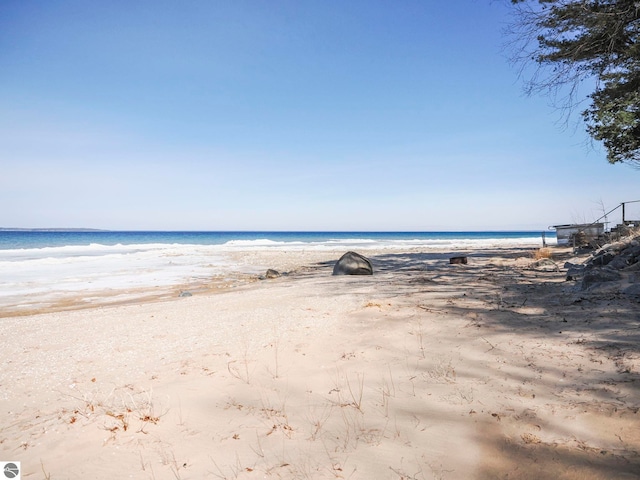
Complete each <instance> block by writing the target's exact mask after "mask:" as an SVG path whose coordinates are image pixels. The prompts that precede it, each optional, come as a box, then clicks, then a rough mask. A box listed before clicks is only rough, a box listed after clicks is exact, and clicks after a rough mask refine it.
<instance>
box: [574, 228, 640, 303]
mask: <svg viewBox="0 0 640 480" xmlns="http://www.w3.org/2000/svg"><path fill="white" fill-rule="evenodd" d="M638 239H640V235H638V234H636V235H635V237H630V238H627V239H625V240H622V241H619V242H616V243H612V244H608V245H605V246H603V247H602V248H600V249H599V250H598V251H596V252H595V253H594V254H593V255H592V256H591V257H590V258H589V259H587V260H586V261H585V262H584V264H583V265H574V264H566V265H565V267H567V268H568V270H567V280H579V279H581V280H582V281H581V285H580V287H581V289H582V290H591V289H593V288H599V287H603V288H607V289H614V290H615V289H617V290H621V291H622V292H623V293H628V294H633V295H637V292H638V291H640V288H639V287H637V286H636V285H637V284H638V276H637V275H636V274H635V272H637V271H639V270H640V242H639V241H638ZM629 284H631V286H629Z"/></svg>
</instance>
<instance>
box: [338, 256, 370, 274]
mask: <svg viewBox="0 0 640 480" xmlns="http://www.w3.org/2000/svg"><path fill="white" fill-rule="evenodd" d="M333 274H334V275H373V267H372V266H371V262H370V261H369V259H368V258H367V257H364V256H362V255H360V254H359V253H356V252H347V253H345V254H344V255H343V256H342V257H340V260H338V261H337V262H336V264H335V266H334V267H333Z"/></svg>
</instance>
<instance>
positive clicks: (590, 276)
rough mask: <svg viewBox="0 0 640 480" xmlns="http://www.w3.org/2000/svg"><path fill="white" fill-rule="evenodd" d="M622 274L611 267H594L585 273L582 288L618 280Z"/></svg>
mask: <svg viewBox="0 0 640 480" xmlns="http://www.w3.org/2000/svg"><path fill="white" fill-rule="evenodd" d="M621 278H622V275H620V273H618V272H617V271H616V270H612V269H609V268H594V269H592V270H589V271H588V272H587V273H585V275H584V278H583V279H582V290H587V289H589V288H591V287H593V286H594V285H597V284H600V283H606V282H617V281H618V280H620V279H621Z"/></svg>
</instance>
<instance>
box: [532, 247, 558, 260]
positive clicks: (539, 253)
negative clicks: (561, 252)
mask: <svg viewBox="0 0 640 480" xmlns="http://www.w3.org/2000/svg"><path fill="white" fill-rule="evenodd" d="M533 258H534V259H535V260H542V259H543V258H553V252H552V251H551V249H550V248H539V249H538V250H536V251H535V252H534V253H533Z"/></svg>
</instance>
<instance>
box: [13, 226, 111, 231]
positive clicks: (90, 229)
mask: <svg viewBox="0 0 640 480" xmlns="http://www.w3.org/2000/svg"><path fill="white" fill-rule="evenodd" d="M109 231H110V230H103V229H101V228H12V227H0V232H109Z"/></svg>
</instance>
